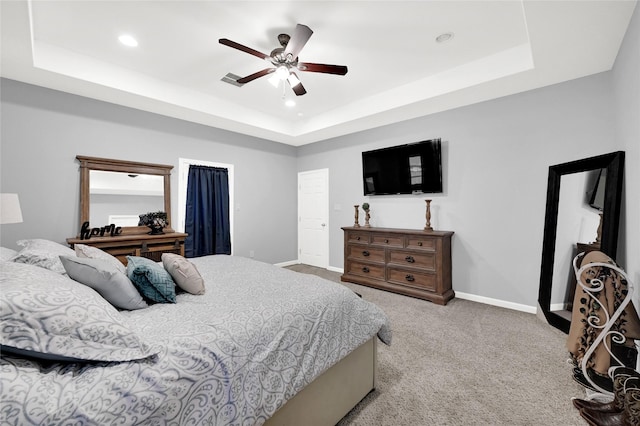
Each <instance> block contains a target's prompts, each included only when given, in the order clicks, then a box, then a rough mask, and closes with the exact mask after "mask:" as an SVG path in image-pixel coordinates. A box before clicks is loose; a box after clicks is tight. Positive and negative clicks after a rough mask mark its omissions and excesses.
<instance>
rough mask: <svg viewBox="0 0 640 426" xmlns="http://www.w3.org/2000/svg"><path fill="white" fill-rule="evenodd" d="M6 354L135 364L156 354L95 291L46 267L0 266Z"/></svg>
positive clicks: (0, 333) (0, 338) (0, 323)
mask: <svg viewBox="0 0 640 426" xmlns="http://www.w3.org/2000/svg"><path fill="white" fill-rule="evenodd" d="M0 283H2V297H1V298H0V346H1V349H2V352H3V353H7V354H18V355H29V356H32V357H36V358H41V359H47V360H54V361H78V360H88V361H131V360H136V359H143V358H147V357H149V356H151V355H154V354H157V353H158V352H159V350H160V347H151V346H149V345H148V344H147V343H146V342H145V341H144V340H143V339H142V338H140V337H139V336H138V335H137V334H136V333H135V332H134V331H133V330H131V329H130V328H129V327H128V326H127V324H126V320H125V319H124V318H123V316H122V314H121V313H120V312H118V311H117V310H116V309H115V308H114V307H113V306H111V305H110V304H109V303H107V301H106V300H104V299H103V298H102V297H100V295H99V294H98V293H96V291H95V290H92V289H90V288H89V287H87V286H85V285H82V284H80V283H77V282H75V281H73V280H72V279H70V278H69V277H67V276H63V275H60V274H56V273H54V272H52V271H49V270H46V269H44V268H38V267H35V266H32V265H25V264H21V263H14V262H6V263H4V264H3V265H2V268H0Z"/></svg>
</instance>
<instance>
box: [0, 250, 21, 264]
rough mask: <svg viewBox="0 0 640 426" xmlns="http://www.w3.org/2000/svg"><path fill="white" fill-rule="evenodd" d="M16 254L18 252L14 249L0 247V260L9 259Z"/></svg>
mask: <svg viewBox="0 0 640 426" xmlns="http://www.w3.org/2000/svg"><path fill="white" fill-rule="evenodd" d="M16 254H18V252H17V251H15V250H14V249H10V248H8V247H0V261H3V262H6V261H9V260H11V259H13V257H14V256H15V255H16Z"/></svg>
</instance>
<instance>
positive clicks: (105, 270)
mask: <svg viewBox="0 0 640 426" xmlns="http://www.w3.org/2000/svg"><path fill="white" fill-rule="evenodd" d="M60 261H62V265H63V266H64V269H65V270H66V271H67V274H68V275H69V278H71V279H73V280H75V281H78V282H79V283H82V284H84V285H86V286H89V287H91V288H92V289H94V290H95V291H97V292H98V293H100V296H102V297H104V298H105V299H106V300H107V302H109V303H111V304H112V305H113V306H115V307H116V308H120V309H142V308H146V307H148V306H149V305H147V302H145V301H144V300H142V296H140V293H138V290H136V288H135V287H134V285H133V283H132V282H131V280H130V279H129V278H127V276H126V275H125V274H123V273H122V272H120V270H119V269H118V268H116V267H115V266H113V263H111V262H109V261H106V260H102V259H90V258H86V257H77V256H60Z"/></svg>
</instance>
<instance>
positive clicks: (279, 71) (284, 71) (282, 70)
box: [275, 65, 289, 80]
mask: <svg viewBox="0 0 640 426" xmlns="http://www.w3.org/2000/svg"><path fill="white" fill-rule="evenodd" d="M275 74H276V75H277V76H278V78H279V79H280V80H286V79H287V78H288V77H289V68H287V66H286V65H280V66H279V67H278V68H276V73H275Z"/></svg>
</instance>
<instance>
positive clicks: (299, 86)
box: [289, 72, 307, 96]
mask: <svg viewBox="0 0 640 426" xmlns="http://www.w3.org/2000/svg"><path fill="white" fill-rule="evenodd" d="M291 75H293V76H294V77H295V80H293V82H294V83H295V82H296V81H297V84H295V85H294V84H291V81H292V80H291V79H289V84H290V85H291V89H292V90H293V93H295V94H296V96H302V95H304V94H305V93H307V89H305V88H304V86H303V85H302V82H301V81H300V79H299V78H298V76H297V75H296V73H294V72H292V73H291Z"/></svg>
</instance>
